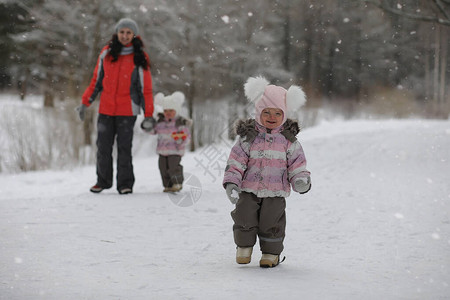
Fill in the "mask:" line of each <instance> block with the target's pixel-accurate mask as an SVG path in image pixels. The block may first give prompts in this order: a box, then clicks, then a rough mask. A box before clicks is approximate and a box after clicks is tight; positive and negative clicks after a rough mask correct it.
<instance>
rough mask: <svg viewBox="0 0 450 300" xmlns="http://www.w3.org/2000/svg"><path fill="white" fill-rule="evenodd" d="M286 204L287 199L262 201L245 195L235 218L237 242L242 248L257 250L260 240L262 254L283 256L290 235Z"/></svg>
mask: <svg viewBox="0 0 450 300" xmlns="http://www.w3.org/2000/svg"><path fill="white" fill-rule="evenodd" d="M285 209H286V200H285V198H283V197H267V198H258V197H257V196H256V195H255V194H252V193H247V192H242V193H240V194H239V200H238V202H237V203H236V208H235V209H234V210H233V211H232V212H231V217H232V218H233V221H234V225H233V233H234V242H235V243H236V245H237V246H238V247H253V246H254V245H255V244H256V237H257V236H258V238H259V246H260V248H261V252H262V253H269V254H275V255H279V254H280V253H281V252H282V251H283V240H284V236H285V231H286V211H285Z"/></svg>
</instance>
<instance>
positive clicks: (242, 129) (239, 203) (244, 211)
mask: <svg viewBox="0 0 450 300" xmlns="http://www.w3.org/2000/svg"><path fill="white" fill-rule="evenodd" d="M244 90H245V95H246V97H247V98H248V100H249V101H252V102H254V103H255V107H256V109H255V119H249V120H246V121H242V120H241V121H239V122H238V123H237V126H236V132H237V134H238V135H239V139H238V141H237V143H236V144H235V145H234V146H233V148H232V149H231V153H230V156H229V159H228V162H227V167H226V170H225V174H224V180H223V186H224V188H225V189H226V193H227V196H228V198H229V200H230V201H231V203H233V204H236V208H235V209H234V210H233V211H232V212H231V216H232V218H233V220H234V225H233V232H234V241H235V243H236V245H237V251H236V262H237V263H239V264H248V263H250V261H251V255H252V251H253V246H254V245H255V243H256V237H257V236H258V238H259V244H260V248H261V251H262V257H261V260H260V262H259V264H260V267H266V268H269V267H275V266H277V265H278V264H279V263H280V254H281V252H282V251H283V248H284V246H283V240H284V237H285V227H286V213H285V208H286V201H285V197H288V196H289V194H290V191H291V185H292V188H293V190H294V191H296V192H298V193H300V194H304V193H306V192H308V191H309V190H310V188H311V179H310V172H309V171H308V170H306V158H305V154H304V152H303V149H302V146H301V145H300V143H299V142H298V141H297V139H296V135H297V133H298V132H299V131H300V129H299V127H298V124H297V122H295V121H293V120H291V119H288V118H287V114H288V112H295V111H297V110H298V109H299V108H300V107H301V106H302V105H303V104H304V103H305V102H306V99H305V94H304V93H303V91H302V90H301V88H300V87H298V86H294V85H293V86H291V87H290V88H289V89H288V90H286V89H284V88H282V87H280V86H275V85H269V83H268V81H267V80H266V79H264V78H262V77H256V78H253V77H251V78H249V79H248V80H247V82H246V84H245V85H244Z"/></svg>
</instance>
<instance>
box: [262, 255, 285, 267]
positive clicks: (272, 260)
mask: <svg viewBox="0 0 450 300" xmlns="http://www.w3.org/2000/svg"><path fill="white" fill-rule="evenodd" d="M279 263H280V256H279V255H274V254H267V253H263V255H262V257H261V260H260V261H259V266H260V267H261V268H273V267H276V266H278V264H279Z"/></svg>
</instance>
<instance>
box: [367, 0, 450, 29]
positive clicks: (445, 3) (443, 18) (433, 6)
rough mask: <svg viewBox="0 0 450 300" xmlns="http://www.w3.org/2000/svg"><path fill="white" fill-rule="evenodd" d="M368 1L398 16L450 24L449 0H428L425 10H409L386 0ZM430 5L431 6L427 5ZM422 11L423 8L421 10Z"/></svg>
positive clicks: (445, 24)
mask: <svg viewBox="0 0 450 300" xmlns="http://www.w3.org/2000/svg"><path fill="white" fill-rule="evenodd" d="M363 1H364V2H366V3H369V4H372V5H375V6H376V7H378V8H380V9H382V10H384V11H386V12H388V13H391V14H395V15H398V16H402V17H405V18H409V19H414V20H417V21H423V22H432V23H437V24H440V25H444V26H450V1H449V0H428V1H426V2H425V4H424V5H423V6H424V8H425V9H424V12H417V10H410V11H407V10H405V9H403V8H404V7H403V5H401V4H398V3H389V2H388V1H386V0H363ZM427 6H429V7H427ZM420 11H422V10H420Z"/></svg>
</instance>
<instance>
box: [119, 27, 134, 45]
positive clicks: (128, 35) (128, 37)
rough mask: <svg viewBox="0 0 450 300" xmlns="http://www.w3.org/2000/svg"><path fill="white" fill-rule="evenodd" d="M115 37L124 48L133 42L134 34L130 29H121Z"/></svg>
mask: <svg viewBox="0 0 450 300" xmlns="http://www.w3.org/2000/svg"><path fill="white" fill-rule="evenodd" d="M117 37H118V39H119V42H120V43H121V44H122V45H124V46H126V45H128V44H129V43H131V41H132V40H133V37H134V32H133V30H131V29H130V28H126V27H125V28H121V29H120V30H119V31H118V32H117Z"/></svg>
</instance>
